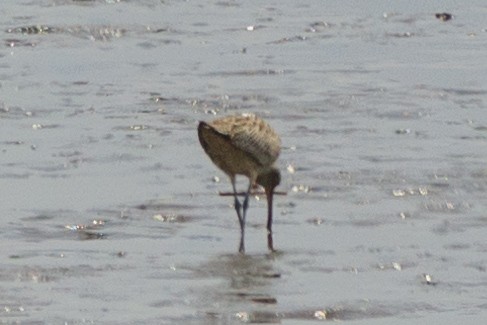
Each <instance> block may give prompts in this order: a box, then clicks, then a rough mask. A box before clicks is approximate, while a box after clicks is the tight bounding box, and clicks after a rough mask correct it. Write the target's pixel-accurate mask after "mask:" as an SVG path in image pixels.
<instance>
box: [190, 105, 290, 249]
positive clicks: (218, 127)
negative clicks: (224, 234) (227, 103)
mask: <svg viewBox="0 0 487 325" xmlns="http://www.w3.org/2000/svg"><path fill="white" fill-rule="evenodd" d="M198 137H199V140H200V143H201V146H202V147H203V149H204V150H205V152H206V154H207V155H208V156H209V157H210V159H211V160H212V161H213V163H214V164H215V165H217V166H218V167H219V168H220V169H221V170H222V171H223V172H225V173H226V174H227V175H228V176H229V177H230V180H231V182H232V187H233V192H234V197H235V210H236V211H237V216H238V219H239V222H240V230H241V239H240V248H239V250H240V252H244V251H245V248H244V229H245V216H246V212H247V208H248V199H249V194H250V189H251V188H252V186H253V185H254V184H259V185H261V186H263V187H264V189H265V192H266V196H267V205H268V214H267V230H268V243H267V244H268V247H269V249H270V250H273V243H272V199H273V195H274V188H275V187H276V186H277V185H279V183H280V180H281V175H280V172H279V170H278V169H277V168H276V167H274V165H273V164H274V163H275V161H276V160H277V158H278V156H279V153H280V150H281V140H280V138H279V136H278V135H277V133H276V132H275V131H274V130H273V129H272V128H271V127H270V126H269V124H267V123H266V122H265V121H264V120H262V119H260V118H258V117H256V116H255V115H253V114H244V115H239V116H227V117H223V118H219V119H216V120H214V121H212V122H209V123H207V122H200V123H199V125H198ZM236 175H245V176H247V177H248V178H249V187H248V190H247V193H246V195H245V199H244V202H243V211H242V212H243V213H240V207H241V205H240V202H239V201H238V198H237V191H236V187H235V177H236Z"/></svg>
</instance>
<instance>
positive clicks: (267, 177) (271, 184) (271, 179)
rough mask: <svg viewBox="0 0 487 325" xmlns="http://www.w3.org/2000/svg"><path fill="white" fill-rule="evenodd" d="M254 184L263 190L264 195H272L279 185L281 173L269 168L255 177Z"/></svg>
mask: <svg viewBox="0 0 487 325" xmlns="http://www.w3.org/2000/svg"><path fill="white" fill-rule="evenodd" d="M256 183H257V184H259V185H261V186H262V187H263V188H264V189H265V191H266V194H273V193H274V188H276V186H277V185H279V184H280V183H281V173H280V172H279V169H277V168H275V167H270V168H269V169H267V170H265V171H264V172H262V173H260V174H259V176H257V180H256Z"/></svg>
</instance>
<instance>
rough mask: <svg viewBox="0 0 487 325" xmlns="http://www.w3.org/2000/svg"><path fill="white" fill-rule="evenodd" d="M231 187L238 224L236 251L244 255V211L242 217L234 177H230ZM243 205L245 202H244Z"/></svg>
mask: <svg viewBox="0 0 487 325" xmlns="http://www.w3.org/2000/svg"><path fill="white" fill-rule="evenodd" d="M231 181H232V187H233V196H234V198H235V203H234V205H235V211H237V217H238V222H239V223H240V246H239V248H238V251H239V252H240V253H245V243H244V237H245V209H244V216H243V217H242V214H241V213H240V208H241V207H242V205H241V204H240V201H239V200H238V194H237V187H236V186H235V177H232V179H231ZM244 205H245V202H244Z"/></svg>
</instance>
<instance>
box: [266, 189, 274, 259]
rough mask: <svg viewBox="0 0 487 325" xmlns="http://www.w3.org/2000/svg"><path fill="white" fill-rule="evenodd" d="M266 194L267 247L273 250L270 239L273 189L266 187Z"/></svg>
mask: <svg viewBox="0 0 487 325" xmlns="http://www.w3.org/2000/svg"><path fill="white" fill-rule="evenodd" d="M266 194H267V248H268V249H269V251H271V252H274V244H273V240H272V198H273V194H274V189H271V190H268V189H266Z"/></svg>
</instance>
